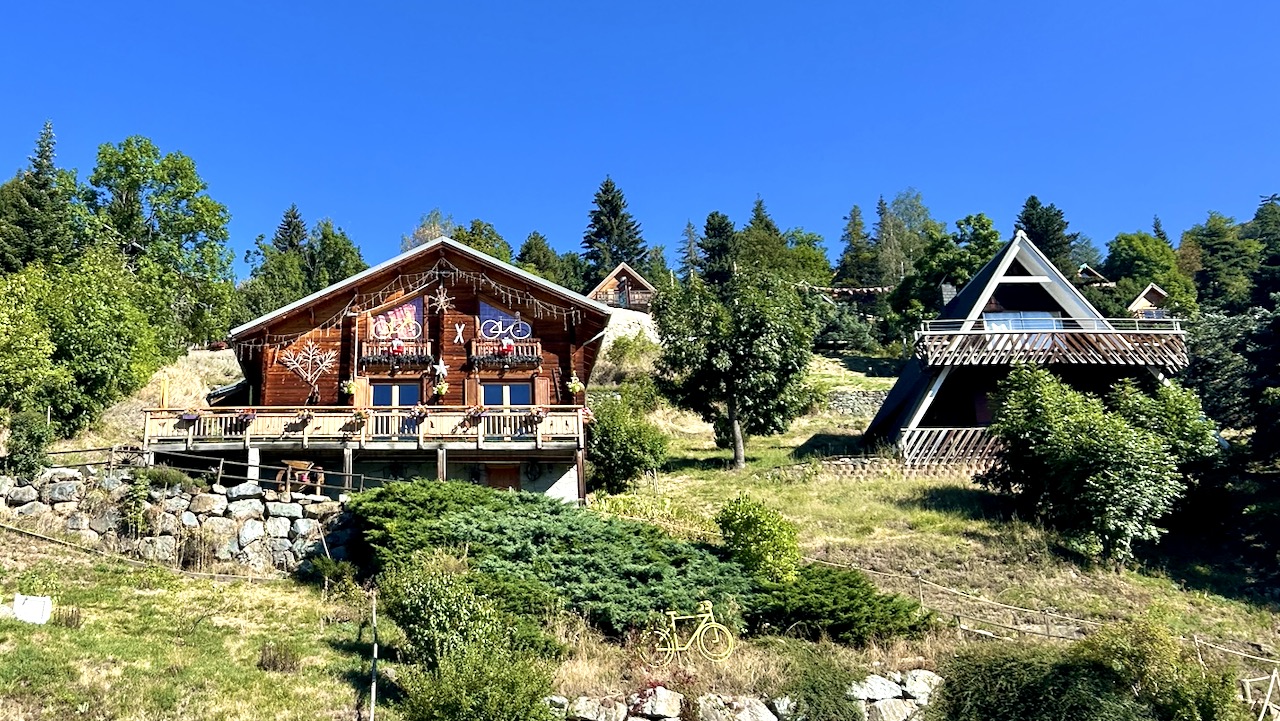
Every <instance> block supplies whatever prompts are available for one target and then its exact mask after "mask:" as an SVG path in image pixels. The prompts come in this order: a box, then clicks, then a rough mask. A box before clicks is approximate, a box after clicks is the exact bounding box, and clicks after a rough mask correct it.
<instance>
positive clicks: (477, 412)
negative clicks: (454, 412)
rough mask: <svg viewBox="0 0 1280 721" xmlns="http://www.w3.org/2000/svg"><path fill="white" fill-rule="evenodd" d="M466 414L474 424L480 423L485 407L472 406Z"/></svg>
mask: <svg viewBox="0 0 1280 721" xmlns="http://www.w3.org/2000/svg"><path fill="white" fill-rule="evenodd" d="M466 413H467V420H469V421H472V422H475V421H478V420H480V417H481V416H483V415H484V406H471V407H470V408H468V409H467V411H466Z"/></svg>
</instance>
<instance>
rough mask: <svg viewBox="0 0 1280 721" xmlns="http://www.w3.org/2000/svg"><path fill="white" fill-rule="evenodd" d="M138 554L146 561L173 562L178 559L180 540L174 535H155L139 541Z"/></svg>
mask: <svg viewBox="0 0 1280 721" xmlns="http://www.w3.org/2000/svg"><path fill="white" fill-rule="evenodd" d="M138 555H139V556H141V557H142V560H144V561H155V562H156V563H173V562H174V561H176V560H177V559H178V542H177V541H176V540H175V539H174V538H173V536H155V537H151V538H143V539H142V540H140V541H138Z"/></svg>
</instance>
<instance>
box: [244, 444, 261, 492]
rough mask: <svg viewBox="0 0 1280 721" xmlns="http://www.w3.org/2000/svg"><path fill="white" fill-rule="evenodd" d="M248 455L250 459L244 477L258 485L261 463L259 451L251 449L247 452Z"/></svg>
mask: <svg viewBox="0 0 1280 721" xmlns="http://www.w3.org/2000/svg"><path fill="white" fill-rule="evenodd" d="M246 455H247V456H248V458H247V459H246V461H247V465H246V468H245V471H244V475H245V477H246V478H248V479H249V480H251V481H254V482H255V483H256V482H257V481H258V465H259V463H261V461H260V456H259V451H258V449H257V448H250V449H249V450H248V451H247V452H246Z"/></svg>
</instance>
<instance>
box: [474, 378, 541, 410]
mask: <svg viewBox="0 0 1280 721" xmlns="http://www.w3.org/2000/svg"><path fill="white" fill-rule="evenodd" d="M480 391H481V394H482V395H481V401H480V402H481V403H483V404H484V405H486V406H531V405H533V384H532V383H481V384H480Z"/></svg>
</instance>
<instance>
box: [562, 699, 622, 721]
mask: <svg viewBox="0 0 1280 721" xmlns="http://www.w3.org/2000/svg"><path fill="white" fill-rule="evenodd" d="M565 717H566V718H569V719H575V720H576V721H627V706H626V704H624V703H622V702H621V701H618V700H615V699H611V698H591V697H590V696H579V697H578V698H576V699H574V701H573V703H571V704H569V708H568V710H567V711H566V712H565Z"/></svg>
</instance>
